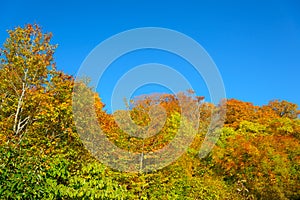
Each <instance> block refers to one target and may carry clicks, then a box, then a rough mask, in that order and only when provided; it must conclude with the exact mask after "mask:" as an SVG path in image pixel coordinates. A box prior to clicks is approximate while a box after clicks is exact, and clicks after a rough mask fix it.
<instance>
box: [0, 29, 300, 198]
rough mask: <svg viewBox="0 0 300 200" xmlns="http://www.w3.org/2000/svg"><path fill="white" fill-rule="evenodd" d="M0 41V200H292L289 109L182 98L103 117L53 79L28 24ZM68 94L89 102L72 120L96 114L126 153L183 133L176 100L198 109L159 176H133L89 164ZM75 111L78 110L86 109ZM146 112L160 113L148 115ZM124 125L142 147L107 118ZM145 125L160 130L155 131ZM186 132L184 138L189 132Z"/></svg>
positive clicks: (293, 147) (299, 144)
mask: <svg viewBox="0 0 300 200" xmlns="http://www.w3.org/2000/svg"><path fill="white" fill-rule="evenodd" d="M8 33H9V37H8V39H7V40H6V42H5V43H4V45H3V47H2V49H1V62H0V185H1V187H0V198H1V199H300V192H299V191H300V120H299V118H298V115H299V111H298V106H297V105H296V104H294V103H291V102H287V101H284V100H283V101H282V100H273V101H270V102H269V103H268V104H267V105H263V106H256V105H253V104H252V103H250V102H243V101H239V100H237V99H229V100H224V103H223V104H220V105H214V104H211V103H207V102H204V101H203V99H204V97H201V96H195V94H194V93H193V91H191V90H189V91H187V92H183V93H180V94H177V95H174V94H153V95H145V96H141V97H139V98H136V99H133V100H132V101H131V102H130V104H129V105H128V110H127V111H116V112H115V113H112V114H109V113H107V112H106V111H105V105H104V104H103V103H102V101H101V98H100V96H99V95H98V94H97V93H95V92H93V91H92V90H91V89H90V88H88V87H87V86H86V84H85V82H84V81H83V82H80V83H75V81H74V77H72V76H70V75H67V74H65V73H64V72H61V71H58V70H57V69H56V67H55V61H54V52H55V48H56V45H52V44H51V37H52V35H51V33H43V32H42V30H41V28H40V26H38V25H36V24H35V25H30V24H29V25H26V26H25V27H24V28H21V27H16V28H15V29H14V30H10V31H8ZM75 88H76V89H77V90H80V93H79V94H80V95H82V96H90V97H92V98H91V99H90V100H92V103H93V106H92V107H86V109H85V110H84V111H81V112H85V113H91V114H92V113H93V112H95V111H96V112H95V115H96V120H97V124H96V125H97V126H99V127H101V130H102V131H103V132H104V133H105V136H106V137H107V138H108V139H109V140H110V141H111V142H112V143H113V144H114V145H116V146H118V147H119V148H121V149H123V150H126V151H128V152H132V153H151V152H156V151H158V150H159V149H161V148H163V147H164V146H166V145H168V144H169V143H170V142H171V141H172V140H173V139H174V137H175V136H176V134H178V129H179V127H180V124H181V123H183V122H182V118H181V116H182V115H183V111H182V109H181V107H180V102H179V98H181V99H183V100H186V101H190V102H192V103H196V104H197V105H199V107H197V110H196V111H195V112H197V113H199V118H197V120H198V121H199V127H198V129H193V130H194V131H195V132H196V136H195V137H194V138H193V140H192V143H191V144H190V145H189V147H188V149H187V150H186V152H185V153H184V154H183V155H182V156H180V157H179V159H178V160H176V161H175V162H173V163H172V164H171V165H169V166H167V167H165V168H162V169H159V170H154V171H147V163H146V162H145V163H143V162H144V160H143V159H144V158H142V159H141V168H140V171H139V173H125V172H120V171H117V170H115V169H112V168H110V167H108V166H106V165H104V164H103V163H101V162H100V161H98V160H97V159H96V158H95V157H94V155H95V154H92V153H91V152H89V151H88V150H87V149H86V146H87V145H88V144H87V145H86V144H84V143H83V138H82V135H81V136H80V135H79V134H78V132H79V129H80V128H82V130H83V131H85V132H86V133H89V132H91V131H92V130H96V129H95V128H96V127H95V126H94V125H86V123H87V121H86V119H84V118H80V116H81V115H79V116H78V117H79V119H80V120H79V121H80V123H82V124H83V125H84V126H76V124H75V122H74V121H75V120H74V116H73V112H75V111H76V110H74V109H77V108H73V107H72V104H73V103H74V102H73V101H74V96H73V95H74V90H75ZM100 95H101V94H100ZM79 103H81V104H79V105H80V106H82V107H83V108H85V103H87V102H79ZM153 106H156V107H159V109H157V110H151V109H152V108H153ZM187 106H189V105H187ZM161 110H163V111H161ZM151 112H152V113H151ZM218 112H225V115H224V116H225V118H224V126H221V125H223V124H222V123H221V122H223V121H222V120H223V119H218V120H220V121H221V122H220V123H219V124H218V126H216V127H212V126H210V125H211V122H212V121H213V120H216V119H215V118H214V113H218ZM125 115H129V116H130V118H131V119H132V121H133V122H134V123H135V124H137V125H138V126H139V127H141V129H139V131H141V133H144V134H146V136H149V137H142V135H140V136H141V137H135V136H134V135H132V134H128V131H130V130H128V131H127V130H126V129H124V128H122V127H120V125H119V124H118V123H117V122H116V117H118V119H119V120H121V121H122V120H123V123H124V124H126V123H129V122H127V121H126V120H125V119H126V116H125ZM152 115H153V116H156V117H157V118H159V119H160V117H162V118H163V117H164V118H165V121H155V118H153V117H152V118H151V116H152ZM82 116H83V115H82ZM151 123H154V126H149V124H151ZM185 128H186V130H185V131H186V134H187V135H188V132H189V129H190V128H191V127H190V126H188V125H187V126H185ZM212 129H213V131H214V132H211V134H214V133H219V134H220V138H219V139H218V141H217V143H216V146H215V147H214V148H213V150H212V151H211V152H210V153H209V154H208V155H207V156H206V157H204V158H200V157H199V150H200V148H201V145H202V143H203V141H204V140H205V136H206V133H208V132H209V131H211V130H212ZM96 134H97V133H96ZM136 134H137V136H139V135H138V134H139V133H138V131H136ZM147 134H148V135H147ZM86 137H89V135H86ZM145 159H146V158H145ZM115 162H118V160H115Z"/></svg>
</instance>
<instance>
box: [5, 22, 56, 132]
mask: <svg viewBox="0 0 300 200" xmlns="http://www.w3.org/2000/svg"><path fill="white" fill-rule="evenodd" d="M8 33H9V38H8V39H7V40H6V42H5V43H4V45H3V47H4V48H2V49H1V50H0V53H1V54H0V55H1V61H0V66H1V68H0V79H1V84H0V94H1V96H0V98H1V99H0V102H1V104H0V106H1V108H3V109H1V111H0V112H1V113H0V115H1V116H2V118H6V124H3V122H2V124H1V127H2V129H3V130H5V131H7V132H11V133H12V136H13V137H19V138H22V135H23V134H24V132H25V130H26V127H27V126H28V125H29V124H31V123H33V122H34V121H35V120H36V119H35V115H36V113H37V112H38V109H37V108H39V107H40V106H38V105H39V104H40V103H41V102H40V101H39V98H36V96H35V95H36V94H37V93H46V92H47V83H48V82H49V78H50V76H51V74H52V71H53V69H54V68H55V64H54V62H53V54H54V50H55V48H56V46H55V45H51V44H50V39H51V37H52V34H51V33H48V34H43V33H42V32H41V28H40V27H39V26H38V25H37V24H34V25H30V24H28V25H26V26H25V28H21V27H16V28H15V29H14V30H10V31H8Z"/></svg>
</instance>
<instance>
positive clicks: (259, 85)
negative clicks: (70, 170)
mask: <svg viewBox="0 0 300 200" xmlns="http://www.w3.org/2000/svg"><path fill="white" fill-rule="evenodd" d="M42 2H43V1H31V0H27V1H2V2H1V8H2V9H1V12H0V43H1V44H2V43H3V42H4V40H5V38H6V37H7V36H8V35H7V33H6V30H7V29H12V28H13V27H15V26H18V25H20V26H23V25H24V24H27V23H34V22H36V23H38V24H40V25H41V26H42V27H43V30H44V31H47V32H52V33H53V34H54V37H53V40H52V41H53V43H57V44H59V47H58V49H57V51H56V54H55V58H56V63H57V66H58V68H59V69H61V70H63V71H65V72H66V73H69V74H73V75H75V74H76V72H77V70H78V69H79V67H80V65H81V63H82V62H83V60H84V59H85V57H86V56H87V55H88V54H89V52H90V51H91V50H92V49H93V48H94V47H96V45H98V44H99V43H100V42H102V41H103V40H105V39H107V38H109V37H111V36H113V35H114V34H117V33H119V32H122V31H125V30H128V29H133V28H139V27H164V28H169V29H173V30H176V31H179V32H182V33H184V34H186V35H188V36H190V37H191V38H193V39H194V40H196V41H197V42H199V43H200V44H201V45H202V46H203V47H204V48H205V49H206V51H207V52H208V53H209V55H210V56H211V58H212V59H213V60H214V62H215V64H216V65H217V67H218V69H219V71H220V73H221V75H222V78H223V81H224V85H225V89H226V94H227V97H228V98H237V99H240V100H244V101H250V102H253V103H254V104H256V105H262V104H267V103H268V101H269V100H272V99H284V100H288V101H291V102H294V103H297V104H298V105H300V95H299V85H300V84H299V80H300V79H299V75H300V12H299V11H300V3H299V1H296V0H295V1H291V0H281V1H276V0H273V1H271V0H267V1H255V0H252V1H247V0H246V1H230V0H226V1H216V0H211V1H208V0H206V1H201V0H198V1H196V0H194V1H169V0H165V1H158V0H153V1H146V0H134V1H133V0H129V1H121V0H119V1H116V0H113V1H88V0H87V1H78V2H77V1H63V0H60V1H56V0H54V1H45V3H42ZM134 54H135V55H134ZM125 57H126V56H125ZM125 57H124V58H120V59H119V60H117V61H116V63H119V64H118V65H117V64H115V65H116V66H115V70H114V71H112V73H107V76H106V78H105V80H104V81H106V82H105V83H103V87H102V86H99V88H98V89H99V91H100V96H101V97H102V98H103V101H104V102H105V103H106V104H109V101H110V99H109V97H110V92H111V90H112V88H113V84H114V83H115V82H116V81H117V79H118V77H120V76H121V73H123V72H124V70H123V71H122V70H116V69H117V67H118V66H121V65H123V66H126V67H125V68H124V69H127V70H128V69H130V67H134V65H137V64H143V63H147V62H158V63H165V64H168V65H169V66H173V67H174V68H176V69H178V70H182V71H181V72H182V73H183V74H184V73H186V75H187V76H189V75H191V74H192V73H193V72H192V71H191V70H190V69H189V67H188V64H185V63H184V61H182V60H180V59H178V58H176V57H174V56H173V57H172V56H170V55H168V54H167V53H164V52H157V51H143V52H136V53H132V54H129V55H128V56H127V58H125ZM122 59H123V60H122ZM122 62H123V63H122ZM181 64H182V65H181ZM180 65H181V66H180ZM180 68H181V69H180ZM112 69H113V66H112ZM125 71H126V70H125ZM108 72H109V71H108ZM188 78H189V79H190V80H191V82H193V81H194V80H195V79H199V80H198V81H200V83H199V84H198V85H196V86H195V87H196V88H197V94H199V95H205V96H208V93H207V89H206V88H205V85H204V83H203V81H202V82H201V80H200V79H201V77H200V78H199V77H192V78H190V77H188ZM195 84H196V81H195ZM202 89H203V94H201V90H202ZM156 90H157V91H160V90H161V91H165V90H164V89H161V88H159V87H156V86H154V87H153V86H152V87H151V86H146V87H145V88H144V91H149V92H151V91H156ZM198 91H200V92H198ZM140 92H143V90H141V91H140ZM137 93H139V92H137ZM208 100H209V98H208Z"/></svg>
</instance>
